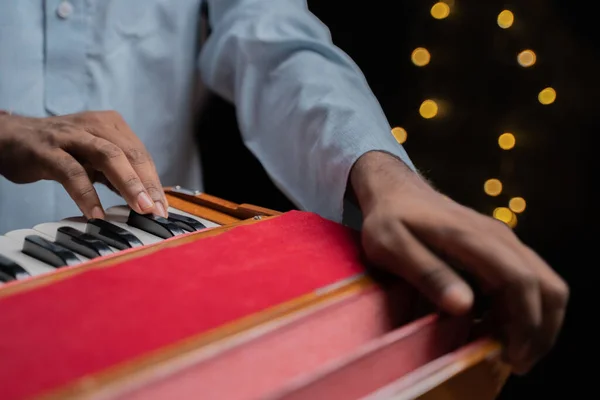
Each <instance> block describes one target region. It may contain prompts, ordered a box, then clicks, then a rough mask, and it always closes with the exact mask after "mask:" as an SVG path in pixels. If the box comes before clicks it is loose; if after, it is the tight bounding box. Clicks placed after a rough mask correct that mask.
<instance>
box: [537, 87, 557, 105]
mask: <svg viewBox="0 0 600 400" xmlns="http://www.w3.org/2000/svg"><path fill="white" fill-rule="evenodd" d="M538 100H539V102H540V103H542V104H543V105H548V104H552V103H554V100H556V90H554V89H552V88H551V87H547V88H545V89H543V90H542V91H541V92H540V94H538Z"/></svg>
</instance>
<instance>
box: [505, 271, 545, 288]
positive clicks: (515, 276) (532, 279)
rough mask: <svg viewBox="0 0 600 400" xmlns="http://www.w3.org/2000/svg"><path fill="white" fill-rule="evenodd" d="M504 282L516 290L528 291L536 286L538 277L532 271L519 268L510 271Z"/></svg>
mask: <svg viewBox="0 0 600 400" xmlns="http://www.w3.org/2000/svg"><path fill="white" fill-rule="evenodd" d="M506 284H507V285H508V286H509V287H511V288H514V289H517V290H518V291H523V292H525V291H530V290H534V289H536V288H537V287H538V277H537V276H536V275H535V274H534V273H533V272H532V271H530V270H528V269H524V268H520V269H517V270H515V271H512V272H511V274H510V275H509V276H508V278H507V279H506Z"/></svg>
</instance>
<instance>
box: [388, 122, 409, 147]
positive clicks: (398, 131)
mask: <svg viewBox="0 0 600 400" xmlns="http://www.w3.org/2000/svg"><path fill="white" fill-rule="evenodd" d="M392 135H394V138H395V139H396V141H397V142H398V143H400V144H402V143H404V142H406V138H407V137H408V134H407V133H406V129H404V128H401V127H399V126H397V127H395V128H394V129H392Z"/></svg>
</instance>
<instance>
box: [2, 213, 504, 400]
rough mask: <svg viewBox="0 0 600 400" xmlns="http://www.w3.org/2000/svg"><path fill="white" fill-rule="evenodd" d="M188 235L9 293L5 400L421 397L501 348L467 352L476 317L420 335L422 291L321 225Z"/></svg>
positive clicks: (285, 222) (302, 220)
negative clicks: (373, 265) (386, 274)
mask: <svg viewBox="0 0 600 400" xmlns="http://www.w3.org/2000/svg"><path fill="white" fill-rule="evenodd" d="M193 235H197V236H198V238H197V239H194V240H186V241H185V242H182V243H181V244H176V245H175V243H176V241H178V240H179V241H181V239H180V238H173V239H170V240H171V241H172V245H171V246H164V247H163V248H160V249H157V250H156V251H153V252H149V253H147V254H144V255H141V256H139V257H133V258H131V257H130V258H128V259H125V260H123V261H118V262H115V263H108V264H107V263H104V264H103V263H97V264H98V265H97V266H95V265H96V264H95V262H93V263H90V265H83V266H77V267H72V268H71V270H70V271H69V270H64V269H63V270H62V271H59V272H57V273H55V274H54V276H50V277H39V278H35V279H33V282H32V284H29V285H22V284H20V283H16V284H10V285H7V286H6V287H4V288H3V289H0V310H2V311H1V312H0V398H2V399H6V400H10V399H22V398H35V397H46V398H53V397H54V398H64V397H78V396H84V395H85V396H91V397H92V398H93V397H94V396H99V397H101V398H127V399H138V398H139V399H163V398H168V399H172V398H177V399H184V398H190V399H198V398H203V399H216V398H218V399H221V398H223V399H225V398H226V399H257V398H269V399H271V398H272V399H275V398H278V399H314V398H324V397H323V396H326V398H328V399H354V398H362V397H365V396H368V395H375V394H376V393H378V392H379V393H385V392H386V391H388V392H389V393H395V394H398V393H410V391H411V390H412V391H413V392H414V393H417V392H418V391H419V390H421V391H423V390H424V389H423V388H426V387H427V385H428V383H427V378H428V377H430V376H431V374H433V373H434V372H436V371H437V373H441V374H442V375H444V374H445V375H444V376H448V377H450V376H452V374H454V373H456V371H455V370H456V368H454V369H448V367H449V366H451V365H453V364H452V363H453V362H454V361H456V360H457V357H459V355H461V354H463V355H464V356H465V357H463V358H462V360H463V361H464V362H465V363H468V362H472V363H473V362H477V360H478V359H477V357H480V358H481V356H474V357H470V358H469V357H468V355H469V354H471V353H473V351H474V350H473V349H475V348H477V349H479V350H481V348H482V346H483V347H485V346H488V347H489V346H492V347H493V343H487V342H485V341H480V342H474V343H473V344H472V345H470V346H471V347H469V346H466V347H464V348H461V346H463V345H464V344H466V343H467V340H468V338H469V329H470V321H468V320H466V319H450V318H441V317H438V316H435V315H430V316H426V317H424V318H421V319H419V320H417V321H414V322H412V323H409V322H410V321H411V319H412V317H413V314H412V312H413V309H414V301H415V299H416V297H415V292H414V291H413V290H412V289H411V288H409V287H408V286H407V285H405V284H404V283H403V282H401V281H399V280H398V281H393V282H379V283H375V281H373V280H372V279H370V278H369V272H368V271H367V270H366V269H365V266H364V263H363V260H362V257H361V253H360V246H359V236H358V234H357V233H356V232H354V231H352V230H350V229H348V228H346V227H343V226H341V225H339V224H335V223H333V222H330V221H327V220H324V219H322V218H320V217H318V216H317V215H315V214H311V213H304V212H289V213H285V214H283V215H281V216H278V217H273V218H268V219H265V220H264V221H260V222H256V223H252V224H247V225H240V226H237V227H235V228H233V229H231V230H228V231H226V232H223V233H220V234H218V235H214V236H208V237H202V236H201V235H200V234H197V233H193V234H189V236H190V238H188V239H191V236H193ZM113 257H118V255H117V256H113ZM115 260H117V259H116V258H115ZM49 278H51V279H49ZM36 280H38V281H39V284H36V282H35V281H36ZM19 285H22V286H23V287H22V288H20V287H19ZM490 349H491V350H490V351H492V352H493V350H494V349H493V348H491V347H490ZM469 351H470V352H471V353H469ZM473 354H474V353H473ZM477 354H482V353H481V351H479V352H478V353H477ZM465 360H467V361H465ZM468 360H471V361H468ZM432 362H433V363H432ZM426 367H427V368H428V369H427V368H426ZM424 368H425V369H424ZM427 371H429V372H427ZM453 371H454V372H453ZM409 378H410V379H409ZM403 379H404V380H403ZM414 382H420V383H421V384H420V386H419V385H417V386H418V387H420V388H421V389H418V388H417V389H415V385H414ZM429 385H431V383H429ZM415 390H416V392H415Z"/></svg>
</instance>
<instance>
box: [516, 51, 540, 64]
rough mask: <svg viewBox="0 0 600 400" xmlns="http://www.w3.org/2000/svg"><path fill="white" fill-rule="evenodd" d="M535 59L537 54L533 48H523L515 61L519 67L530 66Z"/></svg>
mask: <svg viewBox="0 0 600 400" xmlns="http://www.w3.org/2000/svg"><path fill="white" fill-rule="evenodd" d="M536 60H537V56H536V55H535V53H534V52H533V50H523V51H522V52H520V53H519V55H518V56H517V62H518V63H519V65H520V66H521V67H531V66H532V65H533V64H535V61H536Z"/></svg>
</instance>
